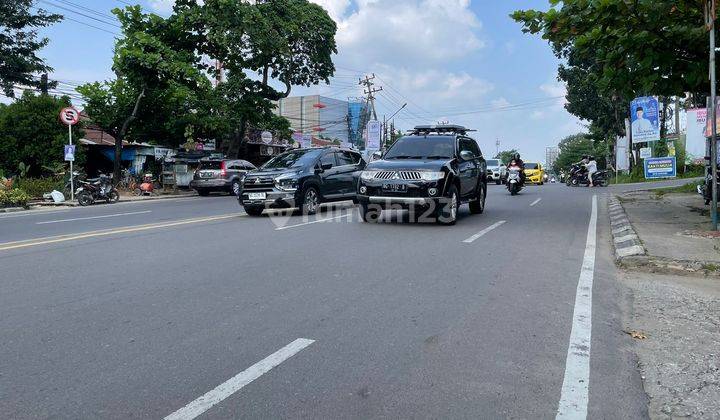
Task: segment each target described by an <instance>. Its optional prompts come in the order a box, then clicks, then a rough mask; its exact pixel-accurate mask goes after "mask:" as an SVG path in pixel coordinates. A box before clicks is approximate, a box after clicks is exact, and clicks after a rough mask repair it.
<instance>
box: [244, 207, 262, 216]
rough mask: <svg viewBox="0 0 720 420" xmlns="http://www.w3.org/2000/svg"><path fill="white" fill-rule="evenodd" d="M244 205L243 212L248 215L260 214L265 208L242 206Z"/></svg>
mask: <svg viewBox="0 0 720 420" xmlns="http://www.w3.org/2000/svg"><path fill="white" fill-rule="evenodd" d="M244 207H245V213H247V214H248V215H249V216H260V215H261V214H262V212H263V210H265V209H264V208H263V206H244Z"/></svg>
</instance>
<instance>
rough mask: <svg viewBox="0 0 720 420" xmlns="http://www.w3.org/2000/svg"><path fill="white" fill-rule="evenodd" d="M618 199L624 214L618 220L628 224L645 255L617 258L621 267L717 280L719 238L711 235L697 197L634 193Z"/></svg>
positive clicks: (705, 212)
mask: <svg viewBox="0 0 720 420" xmlns="http://www.w3.org/2000/svg"><path fill="white" fill-rule="evenodd" d="M618 199H619V201H620V203H621V206H622V210H623V215H620V216H618V217H623V216H624V217H625V218H626V220H628V221H629V224H630V225H631V227H632V231H633V232H634V233H635V234H636V235H637V236H638V238H639V241H640V244H641V245H642V247H644V251H645V252H644V254H645V255H635V256H628V257H626V258H619V261H620V264H621V265H622V266H625V267H629V268H636V269H644V270H646V271H647V270H649V271H651V272H661V273H668V274H687V273H689V274H701V275H714V276H715V275H716V276H720V236H719V235H718V234H717V232H712V231H710V228H711V225H710V215H709V207H707V206H705V205H704V203H703V201H702V199H701V197H700V196H698V195H697V194H675V193H670V194H658V193H657V192H654V191H634V192H627V193H625V194H622V195H620V196H619V197H618ZM625 234H627V232H626V233H625ZM616 245H617V244H616ZM618 251H620V249H619V247H618Z"/></svg>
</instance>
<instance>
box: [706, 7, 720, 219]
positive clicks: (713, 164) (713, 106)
mask: <svg viewBox="0 0 720 420" xmlns="http://www.w3.org/2000/svg"><path fill="white" fill-rule="evenodd" d="M705 17H706V23H707V28H708V30H709V31H710V123H711V124H712V128H711V134H712V137H711V138H710V168H711V172H712V184H711V185H712V227H713V230H718V214H717V211H718V197H717V193H718V185H717V169H718V168H717V93H716V92H715V89H716V75H715V0H707V3H706V4H705Z"/></svg>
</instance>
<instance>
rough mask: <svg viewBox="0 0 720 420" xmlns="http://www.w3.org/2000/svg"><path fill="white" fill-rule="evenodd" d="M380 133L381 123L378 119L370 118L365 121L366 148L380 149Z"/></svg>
mask: <svg viewBox="0 0 720 420" xmlns="http://www.w3.org/2000/svg"><path fill="white" fill-rule="evenodd" d="M381 134H382V124H380V121H377V120H371V121H368V123H367V143H366V144H365V149H366V150H380V140H381Z"/></svg>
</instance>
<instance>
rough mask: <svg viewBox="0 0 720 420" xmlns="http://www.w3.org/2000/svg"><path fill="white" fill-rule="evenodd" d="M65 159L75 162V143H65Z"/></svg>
mask: <svg viewBox="0 0 720 420" xmlns="http://www.w3.org/2000/svg"><path fill="white" fill-rule="evenodd" d="M65 161H66V162H74V161H75V145H74V144H72V145H70V144H66V145H65Z"/></svg>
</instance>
